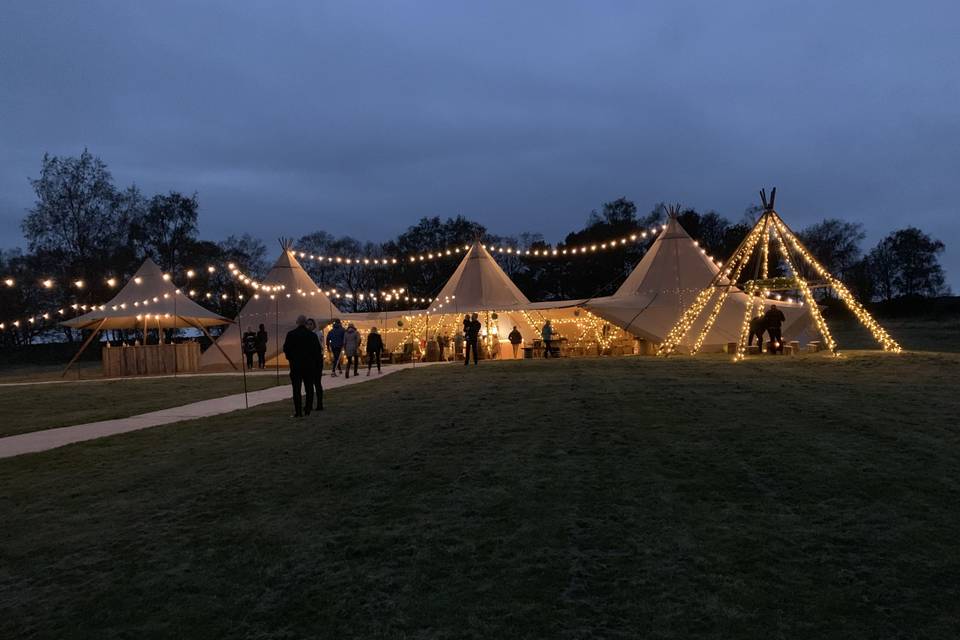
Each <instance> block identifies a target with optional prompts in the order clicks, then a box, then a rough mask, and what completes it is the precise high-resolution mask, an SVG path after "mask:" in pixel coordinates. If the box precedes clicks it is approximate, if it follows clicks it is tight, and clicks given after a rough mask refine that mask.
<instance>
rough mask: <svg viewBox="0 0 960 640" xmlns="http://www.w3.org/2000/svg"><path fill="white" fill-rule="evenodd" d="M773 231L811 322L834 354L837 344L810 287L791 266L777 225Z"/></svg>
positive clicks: (791, 261) (794, 267) (793, 266)
mask: <svg viewBox="0 0 960 640" xmlns="http://www.w3.org/2000/svg"><path fill="white" fill-rule="evenodd" d="M775 231H776V233H775V234H774V235H776V237H777V242H778V243H779V245H780V253H781V254H783V259H784V260H785V261H786V263H787V266H788V267H789V268H790V273H792V274H793V277H794V278H795V279H796V281H797V284H798V285H800V292H801V293H802V294H803V299H804V300H806V302H807V304H808V305H809V307H810V315H811V316H813V321H814V322H815V323H816V325H817V329H818V330H819V331H820V335H821V336H822V337H823V339H824V341H825V342H826V343H827V348H828V349H830V351H831V352H833V353H836V352H837V343H836V341H835V340H834V339H833V335H832V334H831V333H830V328H829V327H828V326H827V323H826V321H824V319H823V314H821V313H820V307H818V306H817V301H816V300H814V299H813V292H811V291H810V287H809V286H807V281H806V279H805V278H802V277H801V276H800V272H799V271H798V270H797V267H796V265H794V264H793V259H792V258H791V257H790V252H789V251H788V250H787V244H786V242H785V241H784V239H783V233H782V232H781V230H780V226H779V225H777V227H776V229H775ZM801 255H802V254H801Z"/></svg>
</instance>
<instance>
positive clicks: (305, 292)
mask: <svg viewBox="0 0 960 640" xmlns="http://www.w3.org/2000/svg"><path fill="white" fill-rule="evenodd" d="M264 284H265V285H269V286H271V287H280V289H279V290H278V291H275V292H270V293H265V292H261V293H256V294H254V295H253V296H251V297H250V299H249V300H248V301H247V303H246V304H245V305H243V308H242V309H241V310H240V313H239V314H238V315H237V317H236V320H235V322H236V324H235V325H234V326H231V327H230V328H228V329H227V330H226V331H225V332H224V334H223V335H222V336H220V337H219V338H218V339H217V346H219V347H220V349H219V350H214V349H207V351H206V352H205V353H204V354H203V356H202V357H201V359H200V366H201V367H217V366H222V365H225V364H227V363H228V362H231V363H233V364H235V365H239V364H240V362H241V359H242V357H243V354H242V351H241V347H240V339H241V338H242V337H243V332H244V331H247V330H248V329H249V330H253V331H256V330H257V327H258V326H259V325H261V324H262V325H264V327H265V328H266V331H267V334H268V336H269V339H268V340H267V353H266V359H267V360H271V359H273V358H275V357H277V356H278V355H280V352H281V350H282V349H283V339H284V336H286V334H287V332H288V331H290V330H291V329H293V328H294V327H295V326H296V321H297V316H299V315H304V316H307V317H308V318H314V319H315V320H316V321H317V322H318V323H319V324H320V326H323V325H324V324H326V323H328V322H329V321H330V320H331V319H333V318H334V317H337V316H339V315H340V313H339V311H338V309H337V308H336V307H335V306H334V305H333V303H332V302H330V299H329V298H327V296H326V295H325V294H324V293H323V291H321V290H320V288H319V287H317V285H316V283H314V281H313V279H312V278H311V277H310V275H309V274H308V273H307V272H306V271H304V269H303V267H302V266H301V265H300V263H299V262H298V261H297V259H296V257H294V255H293V251H291V250H290V248H289V247H286V246H285V247H284V250H283V252H282V253H281V254H280V257H279V258H277V261H276V263H274V265H273V268H272V269H270V272H269V273H268V274H267V277H266V278H265V279H264ZM227 354H229V359H228V357H227Z"/></svg>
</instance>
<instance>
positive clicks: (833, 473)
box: [0, 354, 960, 638]
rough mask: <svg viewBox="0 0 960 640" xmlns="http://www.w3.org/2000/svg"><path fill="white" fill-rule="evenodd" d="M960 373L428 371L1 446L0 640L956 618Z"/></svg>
mask: <svg viewBox="0 0 960 640" xmlns="http://www.w3.org/2000/svg"><path fill="white" fill-rule="evenodd" d="M958 374H960V356H955V355H915V354H908V355H904V356H900V357H897V356H890V355H886V354H850V355H848V356H847V357H845V358H841V359H832V358H826V357H821V356H819V355H817V356H809V357H806V356H805V357H796V358H757V359H754V360H750V361H748V362H745V363H741V364H739V365H733V364H731V363H730V362H729V361H728V360H727V359H726V358H720V357H704V358H699V359H695V360H694V359H686V358H674V359H670V360H661V359H654V358H621V359H583V360H563V361H547V362H544V361H536V362H529V361H527V362H505V363H495V364H490V363H481V366H479V367H470V368H469V369H465V368H463V367H460V366H442V367H430V368H424V369H421V370H417V371H407V372H401V373H398V374H395V375H393V376H390V377H388V378H385V379H383V380H381V381H377V382H375V383H372V384H363V385H358V386H354V387H350V388H345V389H340V390H337V391H336V392H334V393H332V394H330V395H329V397H328V398H327V403H326V404H327V410H326V411H325V412H323V414H321V415H315V416H312V417H311V419H309V420H304V421H294V420H291V419H289V418H287V417H286V415H287V414H288V412H289V407H287V406H286V405H285V404H275V405H266V406H263V407H259V408H256V409H253V410H250V411H246V412H242V413H235V414H229V415H225V416H221V417H218V418H215V419H208V420H204V421H197V422H193V423H181V424H177V425H171V426H168V427H161V428H156V429H150V430H146V431H141V432H137V433H133V434H128V435H124V436H120V437H114V438H108V439H104V440H99V441H93V442H89V443H84V444H80V445H74V446H70V447H67V448H63V449H59V450H54V451H49V452H45V453H41V454H35V455H28V456H22V457H19V458H13V459H8V460H2V461H0V521H2V522H3V533H2V536H3V543H2V545H0V553H2V557H0V637H5V638H6V637H9V638H15V637H37V638H39V637H71V638H134V637H135V638H160V637H182V638H211V637H232V638H243V637H246V638H303V637H329V638H377V637H382V638H404V637H405V638H463V637H474V638H563V637H569V638H586V637H596V638H613V637H631V638H633V637H656V638H717V637H728V638H730V637H753V638H880V637H924V638H934V637H936V638H953V637H957V634H958V632H960V606H958V604H957V602H958V601H960V600H958V598H960V543H958V540H960V508H958V506H957V505H958V504H960V438H958V426H957V421H956V412H957V408H958V404H957V396H958V391H960V389H958V385H960V383H958V379H960V376H958Z"/></svg>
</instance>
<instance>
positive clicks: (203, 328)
mask: <svg viewBox="0 0 960 640" xmlns="http://www.w3.org/2000/svg"><path fill="white" fill-rule="evenodd" d="M177 317H178V318H180V319H181V320H183V321H184V322H186V323H187V324H189V325H190V326H191V327H194V328H195V329H200V331H201V332H202V333H203V335H205V336H207V338H209V339H210V342H212V343H213V346H215V347H216V348H217V349H218V350H219V351H220V353H222V354H223V357H224V358H226V359H227V362H229V363H230V366H231V367H233V370H234V371H236V370H237V365H235V364H234V363H233V360H231V359H230V356H228V355H227V352H226V351H224V350H223V347H221V346H220V345H219V344H218V343H217V341H216V340H214V339H213V336H211V335H210V333H209V332H208V331H207V328H206V327H204V326H203V325H202V324H200V323H199V322H198V323H197V324H194V323H192V322H190V321H189V320H187V319H186V318H183V317H181V316H177Z"/></svg>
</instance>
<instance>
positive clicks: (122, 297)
mask: <svg viewBox="0 0 960 640" xmlns="http://www.w3.org/2000/svg"><path fill="white" fill-rule="evenodd" d="M229 323H230V320H228V319H227V318H224V317H223V316H221V315H218V314H216V313H214V312H213V311H209V310H207V309H204V308H203V307H201V306H200V305H198V304H197V303H196V302H194V301H193V300H191V299H190V298H188V297H187V296H185V295H183V294H182V293H178V292H177V288H176V287H175V286H174V285H173V283H172V282H170V281H169V280H168V279H167V278H165V277H164V275H163V272H162V271H161V270H160V267H159V266H157V263H155V262H154V261H153V260H151V259H150V258H147V259H146V261H144V263H143V264H142V265H140V268H139V269H137V272H136V273H135V274H134V275H133V278H131V279H130V281H129V282H127V284H125V285H124V286H123V288H122V289H121V290H120V291H119V293H117V295H115V296H114V297H113V299H112V300H110V302H108V303H106V304H102V305H100V306H98V307H96V308H94V309H92V310H91V311H89V312H87V313H85V314H83V315H82V316H78V317H76V318H73V319H71V320H67V321H65V322H62V323H61V324H63V325H65V326H67V327H72V328H74V329H92V330H93V333H91V334H90V336H89V337H88V338H87V340H86V342H84V344H83V346H82V347H81V348H80V351H79V352H78V353H77V355H76V356H74V358H73V360H71V361H70V364H68V365H67V369H69V368H70V365H72V364H73V363H74V362H75V361H76V359H77V358H78V357H80V354H81V353H83V351H84V350H85V349H86V348H87V346H88V345H89V344H90V343H91V342H92V341H93V339H94V338H95V337H96V335H97V334H98V333H99V332H100V331H102V330H105V329H136V328H140V327H143V329H144V330H145V331H146V330H147V329H171V328H193V329H199V330H200V331H202V332H203V333H205V334H206V333H207V327H211V326H214V325H219V324H229ZM64 373H66V372H64Z"/></svg>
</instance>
